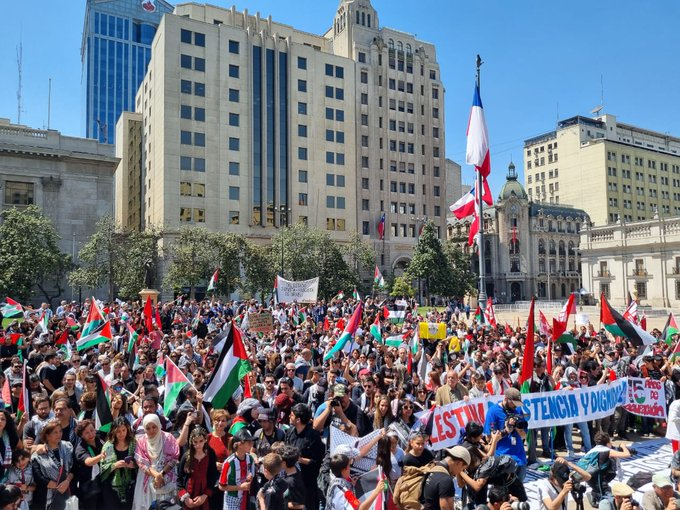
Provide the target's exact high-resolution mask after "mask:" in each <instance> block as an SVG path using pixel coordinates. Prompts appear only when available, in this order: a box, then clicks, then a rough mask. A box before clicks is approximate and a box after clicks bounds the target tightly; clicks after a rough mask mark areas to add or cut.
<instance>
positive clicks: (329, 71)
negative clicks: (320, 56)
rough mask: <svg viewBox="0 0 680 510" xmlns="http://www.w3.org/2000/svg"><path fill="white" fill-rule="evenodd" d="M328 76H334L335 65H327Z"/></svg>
mask: <svg viewBox="0 0 680 510" xmlns="http://www.w3.org/2000/svg"><path fill="white" fill-rule="evenodd" d="M326 76H333V64H326Z"/></svg>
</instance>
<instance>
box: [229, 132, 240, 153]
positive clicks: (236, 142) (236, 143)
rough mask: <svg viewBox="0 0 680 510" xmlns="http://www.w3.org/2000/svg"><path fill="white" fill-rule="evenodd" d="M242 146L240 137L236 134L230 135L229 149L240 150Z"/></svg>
mask: <svg viewBox="0 0 680 510" xmlns="http://www.w3.org/2000/svg"><path fill="white" fill-rule="evenodd" d="M240 146H241V140H240V139H239V138H236V137H235V136H230V137H229V150H230V151H238V150H239V149H240Z"/></svg>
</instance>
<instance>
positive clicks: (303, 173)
mask: <svg viewBox="0 0 680 510" xmlns="http://www.w3.org/2000/svg"><path fill="white" fill-rule="evenodd" d="M298 182H307V170H298Z"/></svg>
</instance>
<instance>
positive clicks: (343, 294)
mask: <svg viewBox="0 0 680 510" xmlns="http://www.w3.org/2000/svg"><path fill="white" fill-rule="evenodd" d="M333 299H339V300H340V301H342V300H343V299H345V293H344V292H343V291H340V292H338V293H337V294H336V295H335V297H333Z"/></svg>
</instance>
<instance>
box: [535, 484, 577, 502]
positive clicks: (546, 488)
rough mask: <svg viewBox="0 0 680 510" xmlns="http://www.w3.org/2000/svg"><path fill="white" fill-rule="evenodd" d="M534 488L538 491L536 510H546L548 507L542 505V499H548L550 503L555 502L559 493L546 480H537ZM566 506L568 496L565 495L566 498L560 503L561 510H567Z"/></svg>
mask: <svg viewBox="0 0 680 510" xmlns="http://www.w3.org/2000/svg"><path fill="white" fill-rule="evenodd" d="M536 488H537V489H538V510H548V507H546V506H545V503H543V499H544V498H550V499H551V500H552V501H555V498H556V497H557V495H558V494H559V493H560V491H558V490H557V489H556V488H555V486H554V485H553V484H552V483H550V480H548V479H543V480H539V481H538V483H537V484H536ZM568 506H569V494H567V497H566V498H564V500H563V501H562V506H561V510H567V508H568Z"/></svg>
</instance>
